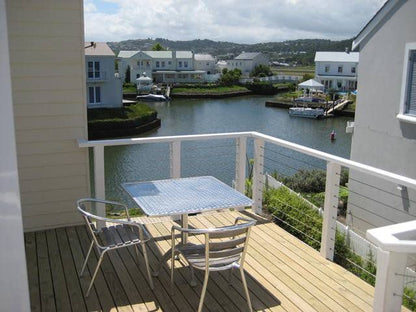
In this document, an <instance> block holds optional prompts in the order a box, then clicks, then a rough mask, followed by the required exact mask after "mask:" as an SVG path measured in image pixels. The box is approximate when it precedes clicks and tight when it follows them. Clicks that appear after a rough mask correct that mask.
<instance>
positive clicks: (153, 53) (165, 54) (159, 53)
mask: <svg viewBox="0 0 416 312" xmlns="http://www.w3.org/2000/svg"><path fill="white" fill-rule="evenodd" d="M142 52H143V53H146V54H147V55H149V56H150V57H152V58H172V51H142Z"/></svg>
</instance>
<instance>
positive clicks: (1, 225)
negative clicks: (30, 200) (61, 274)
mask: <svg viewBox="0 0 416 312" xmlns="http://www.w3.org/2000/svg"><path fill="white" fill-rule="evenodd" d="M0 94H1V104H0V133H1V135H0V144H1V148H0V159H1V161H0V207H1V214H0V237H1V239H0V250H1V256H0V276H1V278H0V289H1V292H0V302H1V308H0V309H1V310H3V311H30V301H29V287H28V279H27V271H26V255H25V244H24V238H23V222H22V208H21V203H20V190H19V178H18V172H17V156H16V141H15V128H14V116H13V101H12V85H11V76H10V59H9V41H8V31H7V16H6V3H5V1H4V0H0Z"/></svg>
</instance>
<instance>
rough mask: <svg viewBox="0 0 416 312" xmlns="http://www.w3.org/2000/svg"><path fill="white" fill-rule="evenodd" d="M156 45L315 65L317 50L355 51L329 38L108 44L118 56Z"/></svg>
mask: <svg viewBox="0 0 416 312" xmlns="http://www.w3.org/2000/svg"><path fill="white" fill-rule="evenodd" d="M156 43H159V44H161V45H162V46H163V47H165V48H167V49H169V50H177V51H180V50H182V51H183V50H187V51H194V52H195V53H209V54H211V55H213V56H216V57H217V58H218V59H231V58H233V57H234V56H236V55H238V54H240V53H241V52H242V51H245V52H262V53H264V54H266V55H267V56H268V57H269V58H270V60H271V61H281V62H287V63H295V62H296V63H298V64H299V65H313V60H314V57H315V52H316V51H344V50H345V48H351V44H352V39H347V40H341V41H332V40H326V39H299V40H289V41H283V42H265V43H256V44H240V43H233V42H226V41H213V40H209V39H203V40H201V39H196V40H188V41H172V40H168V39H163V38H156V39H150V38H148V39H136V40H125V41H120V42H108V45H109V46H110V48H111V49H112V50H113V51H114V52H115V53H116V54H118V52H119V51H121V50H144V51H145V50H150V49H151V48H152V46H153V45H155V44H156Z"/></svg>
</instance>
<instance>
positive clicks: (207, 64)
mask: <svg viewBox="0 0 416 312" xmlns="http://www.w3.org/2000/svg"><path fill="white" fill-rule="evenodd" d="M195 70H204V71H206V72H209V73H210V74H215V73H216V66H215V61H208V60H201V61H196V60H195Z"/></svg>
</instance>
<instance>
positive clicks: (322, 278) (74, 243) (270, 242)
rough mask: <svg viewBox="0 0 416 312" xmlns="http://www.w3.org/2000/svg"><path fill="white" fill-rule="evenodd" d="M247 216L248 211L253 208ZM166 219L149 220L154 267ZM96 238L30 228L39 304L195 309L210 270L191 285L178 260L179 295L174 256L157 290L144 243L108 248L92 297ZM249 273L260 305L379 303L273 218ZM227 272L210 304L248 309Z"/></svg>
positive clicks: (254, 236)
mask: <svg viewBox="0 0 416 312" xmlns="http://www.w3.org/2000/svg"><path fill="white" fill-rule="evenodd" d="M238 215H241V213H240V212H236V211H225V212H221V213H212V214H202V215H197V216H193V217H190V218H189V222H190V225H191V226H195V227H198V228H203V227H213V226H224V225H228V224H231V223H232V222H233V221H234V219H235V217H236V216H238ZM243 215H244V216H247V212H244V213H243ZM248 215H249V213H248ZM143 219H144V218H143ZM145 221H146V220H145ZM159 221H161V222H158V223H154V222H152V220H151V219H149V222H146V223H147V224H146V227H147V228H148V230H149V232H150V233H151V235H152V236H153V239H152V240H150V241H149V242H148V243H147V246H148V256H149V262H150V266H151V269H152V270H155V269H156V268H157V266H158V262H159V259H160V258H161V257H162V255H163V254H164V253H165V252H166V251H167V250H169V248H170V244H171V242H170V229H171V227H172V225H173V224H174V223H173V221H171V220H169V219H163V220H159ZM120 235H123V234H120ZM201 239H202V238H191V241H192V240H194V242H201ZM89 244H90V238H89V237H88V233H87V230H86V228H85V226H76V227H67V228H60V229H55V230H47V231H40V232H35V233H26V234H25V248H26V257H27V271H28V279H29V291H30V298H31V309H32V311H55V310H59V311H66V310H72V311H86V310H88V311H100V310H101V311H169V312H171V311H172V312H175V311H178V312H179V311H181V312H182V311H183V312H188V311H195V310H196V308H197V306H198V303H199V298H200V291H201V288H202V282H203V278H204V276H203V272H199V271H196V278H197V287H191V286H190V283H189V281H190V273H189V270H188V268H187V267H186V265H185V264H184V263H183V262H182V261H175V291H174V295H173V296H172V295H171V294H170V266H171V263H170V260H169V261H167V263H165V264H164V265H163V266H162V270H161V272H160V274H159V277H158V278H154V279H153V282H154V284H155V290H154V291H152V290H151V289H150V287H149V285H148V282H147V274H146V267H145V264H144V261H143V254H142V250H141V248H140V247H139V251H140V254H139V257H138V258H137V257H136V254H135V250H134V249H133V248H121V249H119V250H117V251H111V252H110V253H109V254H108V255H105V257H104V261H103V263H102V267H101V269H100V271H99V273H98V275H97V278H96V281H95V283H94V286H93V288H92V290H91V293H90V296H89V297H87V298H86V297H85V296H84V291H85V290H86V288H87V287H88V284H89V282H90V279H91V275H92V272H93V270H94V269H95V265H96V264H97V260H98V258H97V253H96V252H95V251H94V252H93V253H92V255H91V258H90V260H89V261H88V265H87V271H86V273H85V276H83V277H81V278H80V277H79V276H78V272H79V271H80V269H81V266H82V264H83V261H84V257H85V255H86V253H87V251H88V248H89ZM245 272H246V278H247V282H248V286H249V291H250V296H251V299H252V305H253V309H254V310H255V311H279V312H280V311H287V312H289V311H290V312H291V311H307V312H308V311H310V312H316V311H371V310H372V302H373V298H374V288H373V287H372V286H371V285H369V284H367V283H365V282H364V281H362V280H360V279H359V278H358V277H356V276H354V275H353V274H352V273H350V272H348V271H346V270H345V269H343V268H342V267H340V266H339V265H337V264H335V263H333V262H330V261H328V260H326V259H323V258H322V257H321V256H320V254H319V252H317V251H316V250H314V249H312V248H311V247H309V246H307V245H306V244H304V243H303V242H301V241H299V240H298V239H297V238H296V237H294V236H292V235H291V234H289V233H287V232H285V231H284V230H283V229H281V228H280V227H278V226H277V225H276V224H274V223H273V222H268V221H265V220H263V221H262V222H258V224H257V225H256V226H255V227H254V228H253V229H252V232H251V238H250V241H249V249H248V254H247V258H246V263H245ZM226 273H228V272H214V273H213V274H210V280H209V283H208V290H207V297H206V300H205V305H204V311H212V312H213V311H227V312H228V311H230V312H233V311H245V310H246V306H247V303H246V298H245V295H244V291H243V287H242V282H241V277H240V276H239V274H238V272H234V274H233V282H232V285H231V286H230V285H229V284H228V279H227V274H226ZM403 311H406V309H404V308H403Z"/></svg>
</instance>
